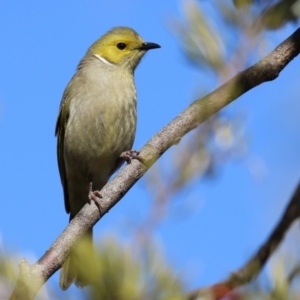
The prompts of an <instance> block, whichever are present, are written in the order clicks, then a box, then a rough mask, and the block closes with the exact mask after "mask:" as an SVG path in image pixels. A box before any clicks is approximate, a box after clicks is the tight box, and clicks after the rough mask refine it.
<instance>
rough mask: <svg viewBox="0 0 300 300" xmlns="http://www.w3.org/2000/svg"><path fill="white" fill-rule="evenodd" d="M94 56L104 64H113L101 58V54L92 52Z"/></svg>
mask: <svg viewBox="0 0 300 300" xmlns="http://www.w3.org/2000/svg"><path fill="white" fill-rule="evenodd" d="M94 56H95V57H97V58H98V59H99V60H101V61H102V62H104V63H105V64H107V65H110V66H114V64H112V63H110V62H109V61H107V60H106V59H105V58H103V57H102V56H99V55H97V54H94Z"/></svg>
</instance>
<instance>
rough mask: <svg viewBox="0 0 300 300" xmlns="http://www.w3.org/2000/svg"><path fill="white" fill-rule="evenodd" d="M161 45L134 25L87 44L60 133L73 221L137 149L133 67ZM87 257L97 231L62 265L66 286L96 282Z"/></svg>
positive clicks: (66, 98) (65, 101) (65, 100)
mask: <svg viewBox="0 0 300 300" xmlns="http://www.w3.org/2000/svg"><path fill="white" fill-rule="evenodd" d="M156 48H160V45H158V44H156V43H152V42H145V41H144V40H143V39H142V38H141V36H140V35H139V34H138V33H137V32H136V31H135V30H133V29H132V28H129V27H115V28H113V29H111V30H110V31H108V32H107V33H105V34H104V35H103V36H101V37H100V38H99V39H98V40H97V41H96V42H94V43H93V44H92V45H91V46H90V47H89V48H88V50H87V52H86V54H85V55H84V57H83V58H82V59H81V61H80V62H79V64H78V66H77V70H76V73H75V74H74V76H73V77H72V79H71V80H70V82H69V83H68V85H67V87H66V88H65V90H64V93H63V96H62V100H61V103H60V107H59V113H58V118H57V122H56V128H55V135H56V137H57V158H58V168H59V174H60V178H61V184H62V187H63V194H64V203H65V209H66V212H67V213H69V214H70V221H71V220H72V219H73V218H74V217H75V216H76V214H77V213H78V212H79V211H80V210H81V208H82V207H83V206H84V205H85V204H86V203H87V202H90V200H95V199H96V198H97V197H98V199H99V197H101V194H100V192H99V191H100V190H101V189H102V188H103V186H104V185H105V184H106V183H107V182H108V180H109V178H110V176H111V175H112V174H113V173H114V172H115V171H116V170H117V169H118V168H120V166H121V165H122V164H123V163H124V161H125V160H128V155H129V156H130V155H131V154H132V152H129V154H128V152H126V151H129V150H131V148H132V145H133V142H134V138H135V132H136V123H137V112H136V108H137V94H136V88H135V83H134V71H135V69H136V67H137V65H138V64H139V62H140V60H141V58H142V57H143V56H144V54H145V53H146V52H147V51H148V50H151V49H156ZM124 153H125V154H124ZM129 159H130V158H129ZM83 241H84V242H85V244H84V243H83ZM80 244H81V245H82V244H84V245H85V246H84V247H80ZM82 249H85V250H82ZM87 255H90V256H92V255H93V246H92V229H90V230H89V231H88V232H87V233H85V234H84V236H83V237H82V238H81V239H80V240H79V241H78V242H77V244H75V245H74V246H73V247H72V248H71V250H70V253H69V255H68V257H67V259H66V261H65V262H64V263H63V266H62V269H61V272H60V279H59V284H60V288H61V289H62V290H66V289H67V288H68V287H69V286H70V285H71V284H72V283H75V285H76V286H77V287H79V288H83V287H84V286H86V285H90V284H91V282H90V281H91V278H88V277H89V276H87V274H86V273H87V272H84V269H85V268H86V266H85V257H86V256H87Z"/></svg>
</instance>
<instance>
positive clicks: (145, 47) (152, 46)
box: [135, 42, 160, 51]
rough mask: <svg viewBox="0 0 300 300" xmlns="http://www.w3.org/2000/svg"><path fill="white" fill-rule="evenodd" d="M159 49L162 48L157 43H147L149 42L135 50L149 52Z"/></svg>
mask: <svg viewBox="0 0 300 300" xmlns="http://www.w3.org/2000/svg"><path fill="white" fill-rule="evenodd" d="M157 48H160V45H158V44H155V43H147V42H145V43H143V44H142V45H140V46H138V47H136V48H135V49H136V50H144V51H148V50H151V49H157Z"/></svg>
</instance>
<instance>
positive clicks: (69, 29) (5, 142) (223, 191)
mask: <svg viewBox="0 0 300 300" xmlns="http://www.w3.org/2000/svg"><path fill="white" fill-rule="evenodd" d="M103 3H104V2H100V1H85V2H83V1H70V0H66V1H57V0H54V1H51V2H42V1H32V2H21V1H13V0H12V1H2V2H1V4H0V20H1V24H0V36H1V40H2V41H1V44H2V46H1V48H0V61H1V62H0V65H1V68H0V136H1V151H0V153H1V155H0V166H1V167H0V201H1V209H0V235H1V236H2V242H3V244H4V245H5V247H6V248H7V249H15V250H16V251H18V252H19V253H20V254H21V255H25V256H27V257H29V256H30V257H36V258H38V257H40V256H41V255H42V254H43V253H44V252H45V251H46V249H47V248H48V247H49V246H50V245H51V243H52V242H53V241H54V239H55V238H56V237H57V236H58V235H59V233H60V232H61V231H62V230H63V229H64V228H65V226H66V225H67V222H68V216H67V215H66V213H65V210H64V204H63V195H62V189H61V184H60V179H59V174H58V170H57V162H56V139H55V137H54V126H55V122H56V117H57V113H58V106H59V103H60V100H61V95H62V93H63V90H64V88H65V86H66V84H67V83H68V81H69V80H70V78H71V76H72V75H73V74H74V71H75V68H76V66H77V63H78V62H79V60H80V59H81V57H82V56H83V55H84V53H85V51H86V50H87V48H88V47H89V46H90V45H91V44H92V43H93V42H94V41H95V40H96V39H97V38H98V37H99V36H101V35H102V34H103V33H105V32H106V31H107V30H109V29H110V28H112V27H115V26H120V25H124V26H130V27H132V28H134V29H135V30H136V31H137V32H138V33H139V34H140V35H141V36H142V37H143V38H144V39H145V40H146V41H150V42H156V43H158V44H160V45H161V46H162V48H161V49H159V50H155V51H151V52H150V53H148V54H147V55H146V57H145V58H144V59H143V61H142V63H141V64H140V66H139V67H138V69H137V71H136V74H135V77H136V85H137V91H138V101H139V102H138V130H137V136H136V141H135V147H134V148H135V149H139V148H141V147H142V145H143V144H145V142H146V141H147V140H148V139H149V138H150V137H151V136H152V135H153V134H155V133H156V132H157V131H158V130H159V129H161V128H162V127H163V126H164V125H165V124H167V123H168V122H169V121H171V120H172V119H173V118H174V117H175V116H176V115H177V114H178V113H180V112H181V111H182V110H183V109H184V108H185V107H186V106H187V105H188V104H189V103H190V102H191V101H192V100H193V99H194V96H195V94H196V91H197V90H201V89H207V88H209V89H214V88H215V87H216V86H213V85H212V81H210V79H209V77H208V76H210V74H205V73H200V71H199V70H197V69H196V68H195V67H192V66H191V65H190V64H188V63H187V61H186V59H185V57H184V55H183V53H182V51H181V50H180V45H179V43H178V40H176V38H175V36H174V34H173V33H172V32H171V31H170V29H169V26H168V24H170V20H171V19H172V18H174V17H176V18H181V17H182V14H181V11H180V9H181V4H180V3H181V2H180V1H161V2H160V3H159V4H157V2H154V1H151V2H150V1H137V0H135V1H134V0H130V1H126V2H125V1H121V0H114V1H110V2H105V3H104V4H103ZM293 30H294V28H292V27H291V26H286V27H285V28H284V29H283V30H281V31H277V32H274V33H271V34H270V36H271V38H272V41H273V42H274V46H276V45H277V43H278V42H280V41H282V40H283V39H284V38H285V37H287V36H288V35H290V34H291V33H292V32H293ZM299 69H300V62H299V58H296V59H295V60H293V61H292V62H291V63H290V65H289V66H288V67H287V68H286V69H285V70H284V71H283V72H282V73H281V74H280V76H279V78H277V79H276V80H275V81H273V82H269V83H265V84H263V85H261V86H259V87H258V88H256V89H254V90H252V91H250V92H249V93H247V94H246V95H244V96H242V97H241V98H240V99H238V100H237V101H235V102H234V103H232V104H231V105H230V106H229V108H228V109H227V111H228V112H230V113H233V114H234V113H238V112H240V111H243V112H246V115H247V118H246V120H245V126H246V130H247V134H248V136H249V137H250V138H249V140H250V142H249V153H248V156H247V157H245V158H244V159H243V160H241V161H238V162H236V163H228V164H226V165H225V166H224V167H222V169H221V171H220V172H219V176H218V177H217V178H216V179H215V180H213V181H207V180H205V181H203V182H201V183H199V184H198V185H195V186H193V191H191V193H193V194H195V195H196V196H197V197H198V199H199V206H197V208H196V209H195V211H194V212H193V213H192V214H190V215H189V216H188V217H185V218H181V219H177V220H176V219H175V220H174V219H173V218H167V219H166V220H165V221H164V222H163V223H162V224H160V226H159V228H158V229H157V231H156V238H157V240H158V241H159V242H160V243H161V244H162V245H163V246H164V248H165V253H166V254H167V256H168V258H169V259H170V260H171V262H173V263H174V264H175V265H176V267H177V268H178V269H179V270H183V269H186V268H190V266H192V270H193V271H191V275H192V278H193V280H191V282H190V284H191V288H194V287H197V286H202V285H205V284H209V283H212V282H215V281H217V280H220V279H222V278H224V277H225V276H227V275H228V274H229V273H230V272H231V271H232V270H234V269H236V268H238V267H239V266H240V265H241V264H242V263H243V262H244V261H245V260H246V259H247V258H248V257H249V256H250V255H251V254H252V253H253V251H255V250H256V248H257V246H258V245H259V244H260V243H261V242H262V241H264V239H265V238H266V237H267V235H268V234H269V232H270V230H271V229H272V228H273V226H274V224H275V223H276V221H277V220H278V218H279V216H280V215H281V212H282V210H283V208H284V207H285V204H286V203H287V200H288V198H289V197H290V195H291V193H292V192H293V189H294V188H295V186H296V183H297V181H298V180H299V177H300V160H299V150H300V134H299V133H300V102H299V96H300V91H299V79H298V76H295V75H296V74H297V73H296V72H298V70H299ZM183 142H184V141H183ZM177 147H180V145H179V146H177ZM166 155H168V154H166ZM252 159H259V160H261V161H263V162H264V164H265V166H266V170H267V172H266V176H264V178H263V179H262V180H260V181H258V180H256V179H255V178H253V176H252V175H251V174H250V172H249V168H248V167H247V163H248V162H249V161H251V160H252ZM181 201H182V198H181ZM148 206H149V198H148V196H147V193H146V192H145V191H144V185H143V183H142V182H139V183H138V184H137V185H135V186H134V187H133V188H132V189H131V191H130V192H129V193H128V194H127V195H126V196H125V198H124V199H123V200H122V201H121V202H120V203H119V204H118V205H117V206H116V207H114V208H113V209H112V210H111V211H110V213H109V214H108V215H107V216H105V218H103V220H101V222H99V223H98V224H97V225H96V227H95V236H96V238H100V237H101V236H105V235H108V234H110V235H116V236H120V237H121V235H122V225H123V224H124V220H135V218H142V216H143V214H145V211H146V210H147V207H148ZM298 227H299V226H297V228H295V230H298V233H299V228H298ZM32 262H34V260H33V261H32ZM51 280H52V281H53V282H54V284H56V283H57V277H56V276H54V278H53V279H51Z"/></svg>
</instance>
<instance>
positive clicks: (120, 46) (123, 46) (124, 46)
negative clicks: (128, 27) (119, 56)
mask: <svg viewBox="0 0 300 300" xmlns="http://www.w3.org/2000/svg"><path fill="white" fill-rule="evenodd" d="M117 48H118V49H119V50H124V49H125V48H126V44H124V43H118V44H117Z"/></svg>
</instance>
